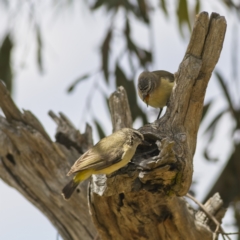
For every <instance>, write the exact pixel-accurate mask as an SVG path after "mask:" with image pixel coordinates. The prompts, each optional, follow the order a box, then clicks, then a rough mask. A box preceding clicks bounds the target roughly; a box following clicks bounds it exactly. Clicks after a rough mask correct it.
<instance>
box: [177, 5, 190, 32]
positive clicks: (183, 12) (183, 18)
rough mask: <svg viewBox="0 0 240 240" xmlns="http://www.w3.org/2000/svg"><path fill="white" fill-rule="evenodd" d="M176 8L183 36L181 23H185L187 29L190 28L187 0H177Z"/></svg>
mask: <svg viewBox="0 0 240 240" xmlns="http://www.w3.org/2000/svg"><path fill="white" fill-rule="evenodd" d="M178 3H179V4H178V8H177V16H178V25H179V30H180V33H181V35H182V36H183V30H182V29H183V25H184V24H187V25H188V28H189V31H190V30H191V25H190V20H189V15H188V5H187V0H179V2H178Z"/></svg>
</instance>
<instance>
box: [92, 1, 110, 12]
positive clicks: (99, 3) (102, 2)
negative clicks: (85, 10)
mask: <svg viewBox="0 0 240 240" xmlns="http://www.w3.org/2000/svg"><path fill="white" fill-rule="evenodd" d="M107 2H108V0H97V1H96V2H95V3H94V4H93V6H92V7H91V10H96V9H98V8H100V7H101V6H102V5H104V4H106V3H107Z"/></svg>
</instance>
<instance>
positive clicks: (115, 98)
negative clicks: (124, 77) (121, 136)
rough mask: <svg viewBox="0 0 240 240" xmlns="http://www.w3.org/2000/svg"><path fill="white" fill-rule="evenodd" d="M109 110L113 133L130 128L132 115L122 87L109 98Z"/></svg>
mask: <svg viewBox="0 0 240 240" xmlns="http://www.w3.org/2000/svg"><path fill="white" fill-rule="evenodd" d="M109 108H110V112H111V118H112V125H113V132H115V131H117V130H119V129H121V128H124V127H129V128H130V127H132V114H131V111H130V107H129V103H128V97H127V93H126V91H125V89H124V88H123V87H122V86H121V87H118V89H117V91H115V92H114V93H113V94H112V95H111V96H110V98H109Z"/></svg>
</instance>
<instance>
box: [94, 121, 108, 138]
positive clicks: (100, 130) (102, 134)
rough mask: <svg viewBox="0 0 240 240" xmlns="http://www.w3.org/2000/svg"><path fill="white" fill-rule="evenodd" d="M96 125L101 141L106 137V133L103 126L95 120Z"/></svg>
mask: <svg viewBox="0 0 240 240" xmlns="http://www.w3.org/2000/svg"><path fill="white" fill-rule="evenodd" d="M94 123H95V124H96V127H97V131H98V136H99V138H100V139H102V138H104V137H106V134H105V133H104V131H103V129H102V127H101V125H100V124H99V122H98V120H96V119H95V120H94Z"/></svg>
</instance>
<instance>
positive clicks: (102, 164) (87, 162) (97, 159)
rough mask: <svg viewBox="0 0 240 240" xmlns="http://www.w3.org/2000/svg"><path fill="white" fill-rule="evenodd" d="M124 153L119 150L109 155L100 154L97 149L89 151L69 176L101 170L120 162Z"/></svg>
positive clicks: (74, 166)
mask: <svg viewBox="0 0 240 240" xmlns="http://www.w3.org/2000/svg"><path fill="white" fill-rule="evenodd" d="M123 153H124V151H123V150H119V149H111V152H108V153H107V154H106V153H105V154H101V153H100V154H99V153H98V152H97V151H96V149H95V150H92V149H89V150H88V151H87V152H86V153H84V154H83V155H82V156H81V157H80V158H79V159H78V160H77V161H76V162H75V163H74V165H73V166H72V168H71V169H70V171H69V172H68V174H67V175H68V176H69V175H71V174H72V173H76V172H79V171H82V170H84V169H89V168H93V169H94V170H101V169H104V168H107V167H109V166H111V165H112V164H115V163H117V162H119V161H120V160H121V159H122V155H123Z"/></svg>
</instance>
